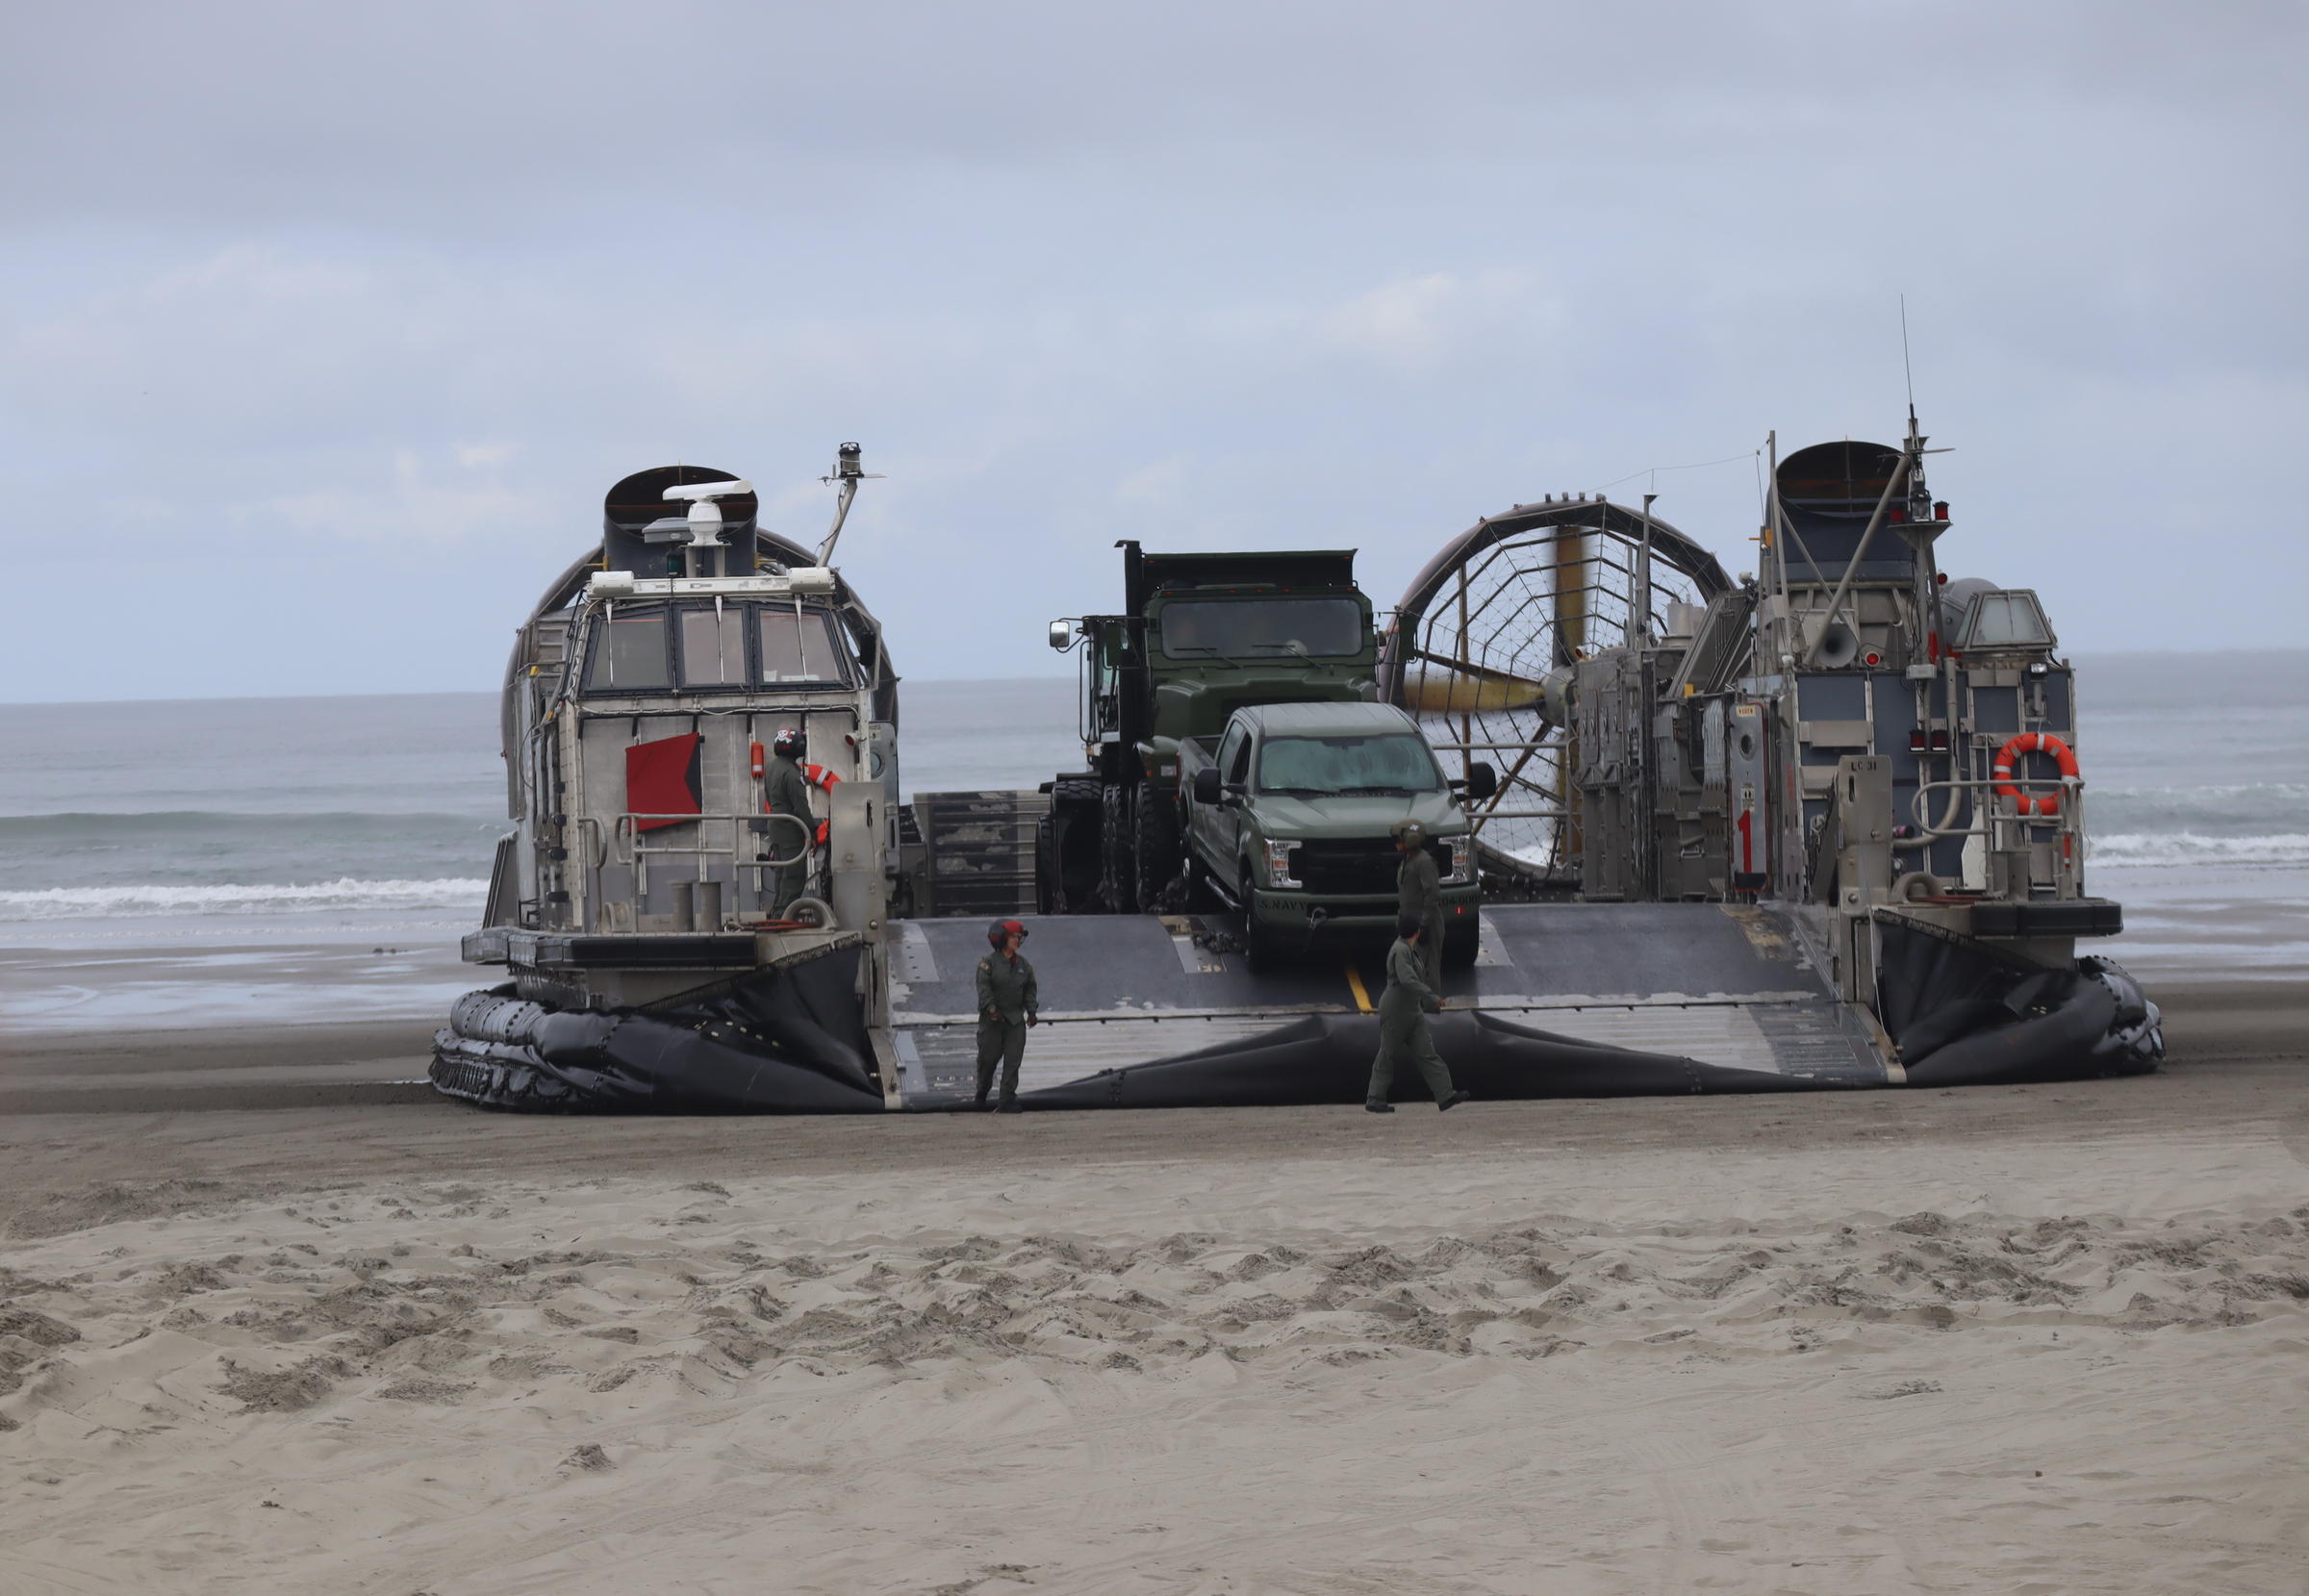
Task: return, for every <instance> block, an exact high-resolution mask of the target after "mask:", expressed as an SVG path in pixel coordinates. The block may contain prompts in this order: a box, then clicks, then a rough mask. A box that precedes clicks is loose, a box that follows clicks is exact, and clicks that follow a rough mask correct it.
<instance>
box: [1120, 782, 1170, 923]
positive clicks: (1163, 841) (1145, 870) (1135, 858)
mask: <svg viewBox="0 0 2309 1596" xmlns="http://www.w3.org/2000/svg"><path fill="white" fill-rule="evenodd" d="M1137 808H1138V813H1137V817H1136V818H1137V824H1136V825H1135V826H1134V827H1133V828H1132V829H1133V835H1132V838H1131V843H1132V846H1131V854H1132V863H1133V865H1134V866H1135V867H1136V869H1137V873H1138V906H1139V907H1140V908H1142V909H1147V910H1154V909H1156V908H1159V907H1160V906H1161V899H1162V898H1163V896H1164V895H1165V894H1166V893H1168V892H1169V891H1170V888H1171V883H1172V882H1174V881H1176V880H1178V879H1179V817H1178V815H1177V814H1176V813H1175V812H1174V811H1173V809H1172V807H1171V803H1170V800H1169V799H1168V798H1165V797H1164V796H1163V795H1162V794H1160V793H1158V792H1156V791H1155V790H1154V788H1152V787H1142V788H1140V789H1139V791H1138V806H1137Z"/></svg>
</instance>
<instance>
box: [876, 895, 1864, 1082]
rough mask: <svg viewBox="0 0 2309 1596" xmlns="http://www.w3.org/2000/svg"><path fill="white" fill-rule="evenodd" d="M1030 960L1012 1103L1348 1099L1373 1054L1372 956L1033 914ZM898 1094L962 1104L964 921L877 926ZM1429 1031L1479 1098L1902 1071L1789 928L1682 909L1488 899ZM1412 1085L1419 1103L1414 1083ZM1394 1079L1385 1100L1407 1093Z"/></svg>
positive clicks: (1187, 929) (972, 944)
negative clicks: (1270, 966)
mask: <svg viewBox="0 0 2309 1596" xmlns="http://www.w3.org/2000/svg"><path fill="white" fill-rule="evenodd" d="M1027 924H1028V927H1029V930H1030V933H1031V934H1030V935H1029V937H1028V943H1027V948H1026V952H1027V956H1028V958H1029V959H1030V960H1031V961H1032V962H1033V964H1034V968H1035V972H1036V975H1037V977H1038V982H1039V988H1040V995H1041V1001H1042V1021H1043V1023H1042V1025H1041V1026H1040V1027H1039V1028H1037V1029H1036V1030H1035V1031H1034V1033H1033V1034H1032V1036H1031V1038H1030V1039H1029V1041H1028V1045H1027V1056H1026V1063H1025V1066H1024V1068H1023V1070H1022V1072H1021V1077H1020V1082H1019V1087H1020V1092H1021V1096H1022V1100H1023V1101H1025V1102H1028V1103H1030V1104H1034V1105H1039V1106H1048V1107H1101V1106H1111V1107H1157V1106H1191V1105H1213V1106H1215V1105H1221V1104H1232V1103H1284V1102H1357V1101H1359V1100H1360V1099H1361V1097H1362V1093H1363V1087H1364V1083H1365V1080H1366V1078H1367V1076H1368V1072H1369V1069H1370V1065H1371V1059H1372V1054H1373V1052H1374V1051H1376V1048H1377V1045H1378V1021H1377V1019H1376V1017H1375V1015H1374V1014H1373V1012H1372V1010H1373V1007H1374V1005H1375V1004H1376V1002H1377V1001H1378V998H1379V992H1380V985H1381V982H1382V980H1383V956H1382V954H1381V952H1380V951H1379V950H1368V951H1363V952H1358V953H1347V954H1338V953H1331V954H1324V953H1320V952H1316V953H1310V954H1309V955H1308V956H1307V958H1306V959H1305V960H1304V961H1302V962H1299V963H1297V964H1295V965H1293V966H1291V967H1288V968H1285V969H1282V970H1280V971H1274V972H1266V973H1260V974H1256V975H1254V974H1252V973H1251V972H1250V971H1249V970H1248V969H1247V968H1246V966H1245V963H1244V960H1243V958H1242V956H1241V955H1240V954H1239V953H1235V952H1231V951H1217V950H1214V947H1213V944H1214V942H1215V943H1216V944H1217V946H1218V947H1222V948H1223V947H1224V946H1226V943H1225V939H1224V938H1214V936H1213V935H1212V933H1213V932H1217V931H1221V930H1223V929H1224V928H1225V927H1224V925H1223V924H1222V923H1220V922H1218V921H1216V920H1215V919H1213V920H1208V921H1206V920H1204V919H1201V918H1197V917H1192V916H1163V917H1155V916H1125V915H1101V916H1045V917H1041V918H1037V919H1033V920H1029V921H1028V923H1027ZM892 943H893V946H892V952H893V955H894V956H893V958H892V961H891V977H892V979H891V1022H892V1037H893V1051H894V1052H895V1057H896V1066H897V1078H898V1091H897V1094H896V1096H897V1100H898V1102H901V1104H902V1105H903V1106H905V1107H908V1108H939V1107H949V1106H953V1105H955V1104H958V1103H963V1102H968V1101H970V1099H971V1097H972V1095H973V1094H974V1092H975V1090H976V1085H977V1077H976V1059H977V1013H976V1009H977V997H976V984H975V983H976V975H977V962H978V960H979V959H980V958H981V957H983V956H984V955H985V953H986V951H987V950H986V943H985V936H984V931H983V928H982V927H981V926H980V925H977V923H975V922H969V921H939V920H932V921H909V922H904V923H901V924H900V925H896V926H894V927H893V933H892ZM1444 995H1445V997H1446V999H1447V1001H1448V1002H1449V1007H1448V1008H1447V1010H1446V1011H1445V1012H1444V1013H1443V1014H1440V1015H1437V1016H1436V1017H1435V1019H1434V1035H1435V1040H1436V1045H1437V1047H1438V1049H1439V1050H1440V1051H1441V1052H1442V1054H1443V1056H1444V1058H1445V1060H1446V1061H1447V1062H1448V1063H1449V1064H1450V1065H1451V1067H1452V1072H1453V1076H1454V1078H1455V1079H1456V1080H1457V1081H1458V1082H1459V1084H1461V1085H1463V1086H1466V1087H1468V1088H1469V1089H1471V1090H1473V1091H1474V1092H1475V1093H1476V1094H1477V1095H1478V1096H1479V1097H1489V1098H1540V1097H1571V1096H1578V1097H1591V1096H1609V1095H1616V1094H1623V1093H1624V1094H1636V1093H1658V1092H1704V1091H1789V1090H1801V1089H1804V1088H1812V1087H1831V1086H1882V1085H1888V1084H1891V1083H1894V1082H1896V1081H1898V1080H1899V1079H1900V1073H1899V1068H1898V1066H1897V1065H1894V1064H1890V1063H1888V1061H1887V1055H1886V1052H1885V1051H1881V1050H1880V1047H1879V1044H1878V1042H1877V1040H1876V1036H1877V1034H1878V1033H1877V1032H1876V1031H1875V1029H1874V1026H1873V1025H1872V1023H1871V1022H1870V1020H1869V1019H1868V1018H1867V1017H1866V1016H1865V1014H1864V1013H1862V1012H1861V1011H1859V1010H1856V1009H1854V1008H1852V1007H1850V1006H1849V1005H1846V1004H1844V1003H1841V1002H1839V1001H1837V1000H1836V998H1835V997H1834V995H1833V994H1832V992H1831V990H1830V988H1829V985H1828V983H1827V981H1826V979H1825V978H1824V976H1823V975H1822V973H1821V972H1820V970H1819V969H1818V967H1817V964H1816V962H1815V961H1814V959H1813V957H1812V956H1811V954H1810V952H1809V951H1808V950H1807V948H1806V946H1805V943H1804V941H1803V939H1802V938H1801V937H1800V936H1799V935H1797V934H1796V930H1795V927H1794V925H1793V924H1792V923H1791V922H1790V920H1789V918H1788V917H1787V916H1786V915H1784V914H1782V913H1780V912H1779V911H1776V910H1772V909H1766V908H1750V907H1740V906H1723V905H1714V904H1687V903H1562V904H1513V905H1494V906H1487V907H1485V908H1484V911H1483V936H1482V944H1481V951H1480V953H1479V954H1478V956H1477V959H1476V962H1475V963H1474V965H1473V966H1472V967H1470V968H1467V969H1461V970H1447V971H1446V972H1445V974H1444ZM1401 1075H1403V1076H1408V1077H1409V1082H1408V1094H1409V1095H1410V1096H1412V1097H1414V1098H1416V1097H1418V1096H1421V1095H1423V1094H1424V1090H1425V1089H1424V1087H1423V1086H1421V1085H1420V1084H1419V1082H1418V1079H1417V1076H1416V1074H1415V1072H1408V1071H1406V1072H1401ZM1404 1090H1405V1088H1404V1087H1403V1086H1401V1085H1399V1087H1398V1091H1399V1093H1400V1092H1403V1091H1404Z"/></svg>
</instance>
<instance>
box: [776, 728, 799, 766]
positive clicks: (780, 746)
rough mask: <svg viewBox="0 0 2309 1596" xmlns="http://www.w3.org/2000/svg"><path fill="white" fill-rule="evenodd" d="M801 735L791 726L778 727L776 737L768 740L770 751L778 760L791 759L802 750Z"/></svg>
mask: <svg viewBox="0 0 2309 1596" xmlns="http://www.w3.org/2000/svg"><path fill="white" fill-rule="evenodd" d="M802 747H803V744H802V740H801V733H800V732H799V731H797V730H795V729H794V728H793V727H792V726H780V727H778V728H777V735H776V736H775V737H774V738H772V739H771V740H770V751H771V752H772V753H774V754H776V755H777V756H778V757H779V758H780V759H793V758H796V757H797V756H799V754H800V752H801V750H802Z"/></svg>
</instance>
